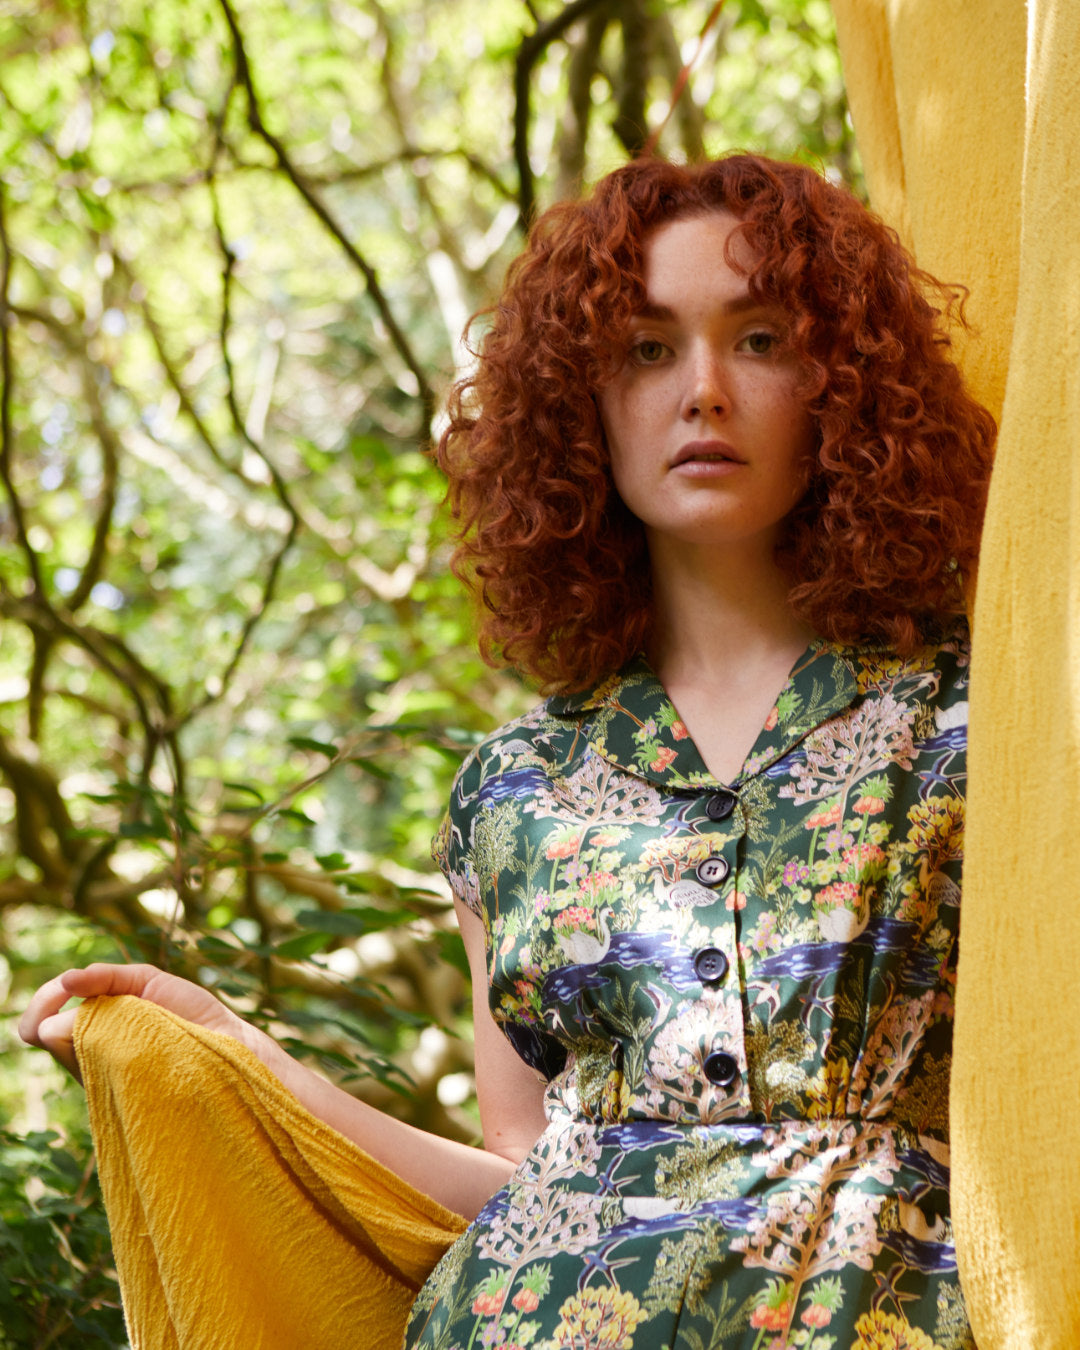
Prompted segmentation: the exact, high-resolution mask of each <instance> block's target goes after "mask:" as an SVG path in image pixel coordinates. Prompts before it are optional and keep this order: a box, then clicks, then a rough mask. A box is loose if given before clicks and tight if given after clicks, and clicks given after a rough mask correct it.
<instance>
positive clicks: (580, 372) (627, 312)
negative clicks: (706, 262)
mask: <svg viewBox="0 0 1080 1350" xmlns="http://www.w3.org/2000/svg"><path fill="white" fill-rule="evenodd" d="M717 210H722V211H728V212H731V213H732V214H733V215H735V216H736V217H738V219H739V221H740V222H741V225H740V228H739V230H738V231H737V232H736V233H737V234H741V235H742V236H743V237H744V238H745V240H746V242H747V243H748V244H749V246H750V250H751V253H752V256H753V257H754V258H755V259H756V261H755V263H754V264H753V266H752V268H751V270H750V271H749V273H748V280H747V284H748V287H749V290H750V293H751V294H752V295H753V296H754V297H755V298H756V299H758V300H761V301H762V302H764V303H767V304H771V305H778V306H780V307H781V308H783V309H784V310H785V311H786V312H787V313H788V314H789V315H791V316H792V326H791V332H790V334H789V338H788V344H789V348H790V350H791V351H792V352H793V353H794V355H795V356H796V357H797V359H798V360H799V362H800V364H801V366H802V368H803V372H804V380H803V385H802V388H803V393H804V396H805V399H806V406H807V408H808V410H809V411H810V413H811V415H812V416H813V417H814V419H815V421H816V425H817V428H818V444H817V447H816V451H815V457H814V462H813V463H812V464H811V465H809V466H808V469H809V472H808V483H809V485H808V488H807V491H806V493H805V496H804V497H803V499H802V500H801V501H800V503H799V504H798V506H796V508H795V510H794V511H793V512H792V513H791V515H790V516H789V517H788V520H787V521H786V523H785V532H784V537H783V539H782V541H781V543H780V545H779V547H778V561H779V562H780V564H781V565H782V566H783V568H784V570H785V574H786V575H787V576H788V577H789V578H790V582H791V590H790V593H789V602H790V605H791V608H792V610H793V611H794V612H795V613H796V614H797V615H798V616H799V617H800V618H802V619H803V620H804V621H805V622H806V623H807V624H809V625H810V627H811V628H813V629H814V630H815V631H816V632H818V633H820V634H821V635H822V636H823V637H826V638H829V639H831V640H833V641H836V642H842V643H857V642H867V641H870V642H879V643H882V644H884V645H886V646H888V647H889V648H890V649H892V650H893V651H895V652H897V653H899V654H901V655H910V654H911V653H912V652H914V651H915V650H916V649H917V648H918V647H919V646H920V645H921V644H922V643H924V642H925V641H926V640H927V639H928V638H930V637H932V636H933V635H934V634H935V633H936V632H937V631H938V630H939V629H940V627H941V624H942V621H943V619H944V618H945V616H948V615H955V614H960V613H962V612H963V609H964V597H963V591H962V584H963V578H964V577H965V576H966V575H970V573H971V572H972V571H973V569H974V565H975V560H976V554H977V549H978V540H979V532H980V528H981V525H982V516H983V509H984V504H985V498H986V488H987V482H988V478H989V470H990V460H991V452H992V447H993V441H994V435H995V426H994V421H993V418H992V417H991V416H990V414H989V413H988V412H987V411H986V409H985V408H983V407H981V406H980V405H979V404H978V403H976V402H975V401H974V400H973V399H972V398H971V397H970V396H969V395H968V394H967V392H966V391H965V389H964V386H963V382H962V379H961V376H960V372H959V370H958V369H957V367H956V365H955V364H954V362H953V361H952V360H951V359H950V351H949V339H948V325H949V323H950V322H952V321H955V320H959V321H960V322H962V316H961V315H960V308H961V304H962V296H963V290H962V288H958V287H948V286H945V285H942V284H941V283H939V282H937V281H935V280H934V279H933V278H932V277H930V276H928V275H927V274H926V273H924V272H921V271H919V270H918V269H917V268H916V266H915V264H914V261H913V260H912V258H911V256H910V255H909V254H908V253H907V252H906V250H905V249H904V248H903V247H902V246H901V244H900V243H899V240H898V239H897V236H896V234H895V233H894V231H892V230H890V229H889V228H887V227H886V226H885V225H884V224H882V222H881V221H880V220H878V219H877V217H876V216H874V215H873V214H871V213H870V212H869V211H867V210H866V208H865V207H864V206H863V205H862V204H861V203H860V202H859V201H857V200H856V199H855V198H854V197H853V196H852V195H851V194H850V193H849V192H848V191H846V190H845V189H843V188H841V187H837V186H836V185H834V184H833V183H830V182H829V181H828V180H827V179H825V178H824V177H822V176H821V175H820V174H818V173H816V172H815V171H814V170H812V169H810V168H807V167H805V166H803V165H797V164H787V163H781V162H778V161H774V160H769V159H764V158H762V157H760V156H757V155H731V156H729V157H727V158H724V159H720V160H717V161H714V162H710V163H704V164H698V165H692V166H689V167H686V166H681V165H675V164H668V163H665V162H663V161H661V160H656V159H647V160H638V161H635V162H634V163H631V164H627V165H625V166H624V167H623V168H621V169H617V170H616V171H615V172H614V173H611V174H609V175H608V176H607V177H606V178H604V179H603V180H601V182H600V183H599V184H598V185H597V187H596V188H595V190H594V191H593V193H592V195H591V196H590V197H588V198H586V199H585V200H583V201H577V202H561V203H559V204H558V205H557V206H553V207H552V208H551V209H550V210H548V211H547V212H545V213H544V215H542V216H541V217H540V218H539V219H538V220H537V222H536V224H535V226H534V227H533V229H532V231H531V233H530V236H529V241H528V245H527V247H526V249H525V252H524V253H523V254H522V255H521V256H520V257H519V258H518V259H517V260H516V261H515V262H514V263H513V265H512V266H511V268H510V271H509V274H508V277H507V281H506V285H505V289H504V290H503V293H502V296H501V298H500V300H499V302H498V304H497V305H496V306H495V307H494V308H493V309H491V310H490V311H487V314H488V316H489V318H490V326H489V327H488V329H487V331H486V333H485V334H484V336H483V339H482V341H481V343H480V345H479V349H478V351H477V352H476V355H477V356H478V358H479V360H478V365H477V368H476V370H475V372H474V373H473V374H472V375H470V376H469V377H468V378H467V379H464V380H462V381H461V382H459V383H458V384H457V385H455V387H454V388H453V390H452V391H451V395H450V401H449V425H448V427H447V429H446V431H445V432H444V434H443V436H442V438H441V440H440V442H439V447H438V451H437V458H438V461H439V463H440V465H441V466H442V468H443V469H444V471H445V472H446V474H447V476H448V479H449V492H448V497H449V501H450V505H451V510H452V513H453V515H454V517H455V519H456V521H457V525H458V539H459V544H458V547H457V550H456V551H455V554H454V559H453V565H454V570H455V571H456V572H457V573H458V575H459V576H462V577H463V578H464V579H465V580H466V581H467V582H468V583H469V584H470V585H471V586H472V587H473V589H474V590H475V592H476V593H477V594H478V596H479V598H480V600H481V601H482V607H483V608H482V619H481V631H480V640H481V647H482V650H483V651H484V654H485V656H486V657H487V658H488V659H489V660H492V661H496V660H499V661H502V662H505V663H506V664H510V665H513V666H514V667H516V668H517V669H518V670H520V671H521V672H522V673H524V674H526V675H528V676H530V677H532V678H533V679H535V680H536V681H538V682H539V683H540V684H541V685H542V686H544V687H546V688H548V689H552V690H559V691H562V692H572V691H575V690H578V689H583V688H586V687H588V686H589V685H591V684H594V683H596V682H597V681H599V680H600V679H601V678H603V677H604V676H606V675H609V674H611V673H612V672H614V671H615V670H617V669H618V668H619V667H620V666H622V665H624V664H625V663H626V662H627V660H629V658H630V657H632V656H633V655H634V654H635V653H636V652H637V651H639V650H640V649H641V648H642V646H643V645H644V643H645V640H646V637H647V634H648V629H649V621H650V603H651V602H650V581H649V563H648V554H647V550H646V544H645V537H644V531H643V528H642V526H641V524H640V522H639V521H638V520H637V519H636V518H635V517H634V516H632V515H631V514H630V512H629V511H628V510H627V509H626V508H625V507H624V506H623V504H622V502H621V500H620V499H619V497H618V494H617V493H616V491H615V488H614V486H613V483H612V477H611V471H610V466H609V457H608V452H607V448H606V445H605V440H604V432H603V428H602V425H601V421H600V413H599V409H598V405H597V397H596V395H597V391H598V390H600V389H601V388H602V387H603V386H604V384H605V383H606V382H607V381H608V380H609V379H610V378H611V376H612V373H613V370H614V368H615V367H617V365H618V358H619V357H620V356H621V354H622V351H623V350H624V348H625V341H626V336H625V335H626V333H627V330H628V328H629V325H630V322H631V320H632V318H633V317H634V315H635V313H636V312H637V311H638V310H639V309H640V308H641V306H642V305H643V304H644V301H645V286H644V281H643V269H644V249H645V245H646V242H647V240H648V236H649V232H650V231H651V230H653V229H655V228H656V227H657V226H659V225H662V224H664V223H666V222H668V221H671V220H675V219H679V218H684V217H687V216H694V215H701V214H703V213H707V212H710V211H717ZM728 261H729V262H732V259H730V258H729V259H728ZM732 265H734V263H733V262H732Z"/></svg>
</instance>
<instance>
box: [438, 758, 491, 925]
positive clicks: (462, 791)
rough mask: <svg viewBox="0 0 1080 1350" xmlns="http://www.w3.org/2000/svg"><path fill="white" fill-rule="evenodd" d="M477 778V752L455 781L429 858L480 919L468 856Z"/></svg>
mask: <svg viewBox="0 0 1080 1350" xmlns="http://www.w3.org/2000/svg"><path fill="white" fill-rule="evenodd" d="M480 778H481V772H480V755H479V752H478V751H477V750H473V751H472V753H471V754H470V755H469V757H468V758H467V759H466V760H465V762H464V763H463V764H462V766H461V768H460V769H459V770H458V771H457V775H456V776H455V778H454V785H453V787H452V788H451V790H450V804H449V806H448V807H447V809H446V811H445V813H444V815H443V818H442V821H441V822H440V824H439V828H438V830H437V831H436V833H435V837H434V839H432V841H431V856H432V858H433V859H434V860H435V865H436V866H437V867H438V869H439V871H440V872H441V873H442V874H443V876H444V877H445V878H446V880H447V881H448V882H449V883H450V889H451V890H452V891H453V892H454V895H455V896H457V898H458V899H459V900H461V901H462V903H463V904H464V905H465V906H466V907H467V908H468V909H470V910H472V912H473V913H474V914H475V915H477V916H478V917H479V918H481V919H482V918H483V917H484V913H483V903H482V901H481V898H480V887H479V885H478V884H477V880H476V869H475V868H474V867H473V865H472V862H471V860H470V858H469V856H468V848H469V841H470V840H471V838H472V822H473V818H474V816H475V814H476V805H477V793H478V789H479V786H480Z"/></svg>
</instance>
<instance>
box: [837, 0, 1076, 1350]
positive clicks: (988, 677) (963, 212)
mask: <svg viewBox="0 0 1080 1350" xmlns="http://www.w3.org/2000/svg"><path fill="white" fill-rule="evenodd" d="M833 9H834V12H835V14H836V19H837V28H838V33H839V38H840V49H841V55H842V57H843V60H844V73H845V80H846V84H847V89H848V93H849V96H850V99H851V107H852V115H853V118H854V123H855V131H856V135H857V136H858V140H859V146H860V149H861V151H862V154H863V157H864V159H865V162H866V172H867V181H868V183H869V186H870V195H871V201H872V204H873V205H874V206H875V207H876V209H877V210H878V211H879V212H880V213H881V215H882V216H883V217H884V218H885V219H886V221H888V222H889V223H890V224H892V225H893V226H894V227H895V228H896V229H897V230H898V231H899V232H900V233H901V234H902V235H904V237H905V242H907V243H909V244H910V245H911V246H912V247H913V249H914V252H915V257H916V259H917V261H918V262H919V264H920V266H922V267H925V268H926V269H927V270H928V271H930V272H932V273H935V274H937V275H938V276H942V277H943V278H944V279H946V280H949V281H963V282H966V283H968V284H969V285H970V287H971V304H970V306H969V308H968V314H969V316H970V318H971V319H972V321H973V324H974V331H973V332H972V333H971V334H969V335H968V337H967V338H966V339H964V341H963V344H962V361H963V365H964V370H965V376H966V377H967V379H968V383H969V385H970V387H971V389H972V391H973V392H974V393H975V395H976V397H978V398H980V399H981V400H982V401H983V402H984V403H986V405H987V406H988V407H989V408H990V409H991V411H992V412H994V413H995V415H997V416H998V417H999V418H1000V424H1001V431H1000V436H999V441H998V451H997V460H996V464H995V468H994V478H993V482H992V484H991V489H990V502H989V507H988V510H987V518H986V526H985V529H984V533H983V545H982V553H981V557H980V564H979V588H978V600H977V603H976V606H975V656H974V660H973V666H972V671H973V673H972V683H971V749H970V769H971V782H970V787H969V792H968V826H967V845H966V857H965V862H964V920H963V932H962V938H961V943H962V949H963V954H962V956H961V959H960V967H959V977H958V985H957V995H956V1050H955V1058H954V1061H953V1074H952V1092H951V1115H952V1138H953V1164H954V1167H953V1202H954V1215H955V1221H956V1245H957V1255H958V1258H959V1261H960V1276H961V1284H962V1287H963V1291H964V1298H965V1302H966V1303H967V1307H968V1312H969V1315H970V1318H971V1325H972V1328H973V1329H974V1332H975V1338H976V1341H977V1342H978V1345H979V1347H980V1350H1033V1347H1037V1350H1075V1347H1076V1346H1077V1345H1080V1276H1078V1275H1077V1263H1076V1246H1077V1235H1078V1233H1080V1186H1077V1184H1076V1183H1075V1182H1074V1181H1072V1180H1071V1179H1070V1175H1071V1174H1070V1169H1069V1168H1068V1166H1064V1167H1063V1160H1066V1159H1068V1158H1070V1157H1072V1156H1074V1153H1075V1150H1074V1148H1073V1144H1074V1143H1077V1142H1080V1131H1078V1129H1077V1124H1076V1111H1075V1109H1074V1105H1073V1093H1072V1091H1071V1087H1072V1084H1073V1083H1074V1082H1075V1080H1076V1075H1077V1071H1078V1070H1080V1033H1078V1030H1077V1029H1078V1028H1080V981H1077V979H1076V977H1075V973H1074V969H1073V966H1074V958H1073V956H1072V953H1073V952H1074V951H1075V950H1076V947H1077V944H1078V942H1080V909H1078V907H1077V904H1076V898H1075V896H1076V862H1077V845H1076V820H1077V818H1078V816H1080V774H1078V772H1077V764H1078V762H1080V677H1078V674H1077V672H1078V670H1080V662H1078V660H1077V648H1078V645H1080V617H1078V616H1080V608H1078V604H1077V600H1078V594H1077V591H1078V588H1077V581H1076V578H1077V577H1078V576H1080V474H1078V472H1077V463H1078V459H1077V454H1078V433H1077V428H1078V427H1080V382H1078V380H1077V374H1076V372H1077V369H1078V368H1080V243H1078V241H1080V233H1078V231H1077V229H1076V221H1075V216H1076V206H1075V204H1076V198H1077V192H1078V190H1080V155H1078V153H1077V135H1076V127H1077V123H1078V120H1080V79H1078V77H1077V62H1076V54H1077V51H1078V50H1080V6H1077V4H1076V3H1075V2H1074V0H1028V3H1027V5H1026V6H1025V5H1022V4H1019V3H1017V0H833ZM1063 954H1064V955H1063ZM1044 987H1045V989H1046V990H1047V994H1048V996H1047V997H1046V998H1044V997H1043V996H1042V994H1041V991H1042V989H1043V988H1044Z"/></svg>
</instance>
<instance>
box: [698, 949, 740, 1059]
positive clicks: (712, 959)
mask: <svg viewBox="0 0 1080 1350" xmlns="http://www.w3.org/2000/svg"><path fill="white" fill-rule="evenodd" d="M727 968H728V959H727V957H726V956H725V955H724V953H723V952H722V951H721V950H720V948H719V947H702V949H701V951H699V952H697V953H695V956H694V970H695V972H696V973H697V977H698V979H699V980H700V981H701V983H702V984H715V983H716V982H717V980H722V979H723V978H724V976H725V975H726V974H727ZM732 1063H734V1060H732Z"/></svg>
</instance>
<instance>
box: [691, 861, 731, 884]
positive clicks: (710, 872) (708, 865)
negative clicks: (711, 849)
mask: <svg viewBox="0 0 1080 1350" xmlns="http://www.w3.org/2000/svg"><path fill="white" fill-rule="evenodd" d="M730 871H731V864H730V863H729V862H728V860H727V859H726V858H703V859H702V860H701V862H699V863H698V865H697V866H696V867H695V868H694V876H696V877H697V879H698V881H700V882H701V884H702V885H703V886H719V885H720V883H721V882H722V881H724V880H726V878H727V874H728V873H729V872H730Z"/></svg>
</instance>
